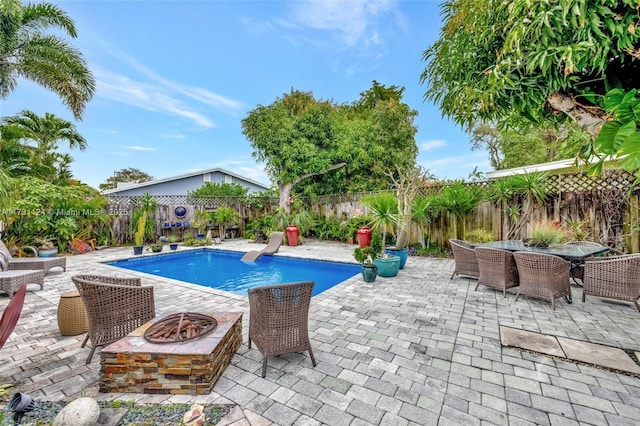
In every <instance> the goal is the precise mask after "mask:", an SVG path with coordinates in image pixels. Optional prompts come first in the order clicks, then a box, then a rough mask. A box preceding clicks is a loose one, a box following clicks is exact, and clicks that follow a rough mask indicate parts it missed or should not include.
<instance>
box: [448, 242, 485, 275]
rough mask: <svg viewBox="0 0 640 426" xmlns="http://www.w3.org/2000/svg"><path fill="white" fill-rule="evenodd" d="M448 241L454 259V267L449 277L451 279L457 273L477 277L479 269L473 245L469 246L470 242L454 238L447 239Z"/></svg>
mask: <svg viewBox="0 0 640 426" xmlns="http://www.w3.org/2000/svg"><path fill="white" fill-rule="evenodd" d="M449 243H450V244H451V250H452V251H453V260H454V261H455V269H454V270H453V274H451V278H449V279H453V277H454V276H455V275H458V274H460V275H467V276H469V277H473V278H478V277H479V276H480V270H479V269H478V261H477V260H476V252H475V250H474V249H473V247H471V244H469V243H467V242H465V241H462V240H456V239H451V240H449Z"/></svg>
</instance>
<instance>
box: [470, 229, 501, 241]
mask: <svg viewBox="0 0 640 426" xmlns="http://www.w3.org/2000/svg"><path fill="white" fill-rule="evenodd" d="M464 239H465V240H466V241H467V242H469V243H471V244H481V243H488V242H489V241H495V240H496V236H495V235H493V233H491V232H489V231H487V230H486V229H480V228H478V229H472V230H470V231H468V232H467V233H465V235H464Z"/></svg>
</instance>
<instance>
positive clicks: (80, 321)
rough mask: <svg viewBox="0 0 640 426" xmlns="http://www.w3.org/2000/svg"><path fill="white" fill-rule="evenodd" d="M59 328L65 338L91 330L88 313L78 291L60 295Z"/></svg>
mask: <svg viewBox="0 0 640 426" xmlns="http://www.w3.org/2000/svg"><path fill="white" fill-rule="evenodd" d="M58 327H59V328H60V333H61V334H62V335H63V336H75V335H76V334H82V333H86V332H87V331H88V330H89V321H88V320H87V311H86V310H85V308H84V303H83V302H82V298H81V297H80V293H79V292H78V291H77V290H76V291H69V292H67V293H62V294H61V295H60V303H58Z"/></svg>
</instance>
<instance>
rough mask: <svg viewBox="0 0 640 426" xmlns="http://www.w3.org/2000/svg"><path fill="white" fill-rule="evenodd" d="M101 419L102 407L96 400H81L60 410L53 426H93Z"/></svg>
mask: <svg viewBox="0 0 640 426" xmlns="http://www.w3.org/2000/svg"><path fill="white" fill-rule="evenodd" d="M99 417H100V406H99V405H98V403H97V402H96V400H95V399H93V398H79V399H76V400H75V401H72V402H70V403H69V404H67V405H66V406H65V407H64V408H63V409H62V410H60V412H59V413H58V415H57V416H56V418H55V420H54V421H53V425H52V426H68V425H74V426H92V425H95V424H96V422H97V421H98V418H99Z"/></svg>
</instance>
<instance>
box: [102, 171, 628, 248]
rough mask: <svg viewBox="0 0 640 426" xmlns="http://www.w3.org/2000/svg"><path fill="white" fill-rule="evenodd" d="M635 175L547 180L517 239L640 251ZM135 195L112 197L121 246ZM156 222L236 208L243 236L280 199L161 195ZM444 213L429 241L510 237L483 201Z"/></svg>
mask: <svg viewBox="0 0 640 426" xmlns="http://www.w3.org/2000/svg"><path fill="white" fill-rule="evenodd" d="M634 180H635V176H634V175H632V174H630V173H627V172H625V171H622V170H611V171H607V172H605V173H603V174H602V175H601V176H597V177H594V176H588V175H587V174H586V173H572V174H559V175H551V176H548V177H547V179H546V181H545V185H546V186H547V189H548V190H549V193H550V197H549V198H548V199H547V200H546V202H545V203H544V204H542V205H537V204H536V205H535V206H534V209H533V213H532V215H531V218H530V220H529V221H528V223H526V224H525V226H523V228H522V230H521V232H520V235H519V238H527V237H529V236H530V235H531V229H532V227H533V226H534V225H535V224H536V223H538V222H542V221H557V222H560V223H562V224H564V225H565V226H567V227H570V226H571V225H573V226H574V227H576V226H579V227H580V228H581V230H582V231H583V232H587V233H588V239H590V240H592V241H598V242H601V243H604V244H607V245H609V246H611V247H616V248H618V249H624V250H626V251H627V252H640V233H639V232H638V231H639V229H640V223H639V219H638V205H639V200H638V192H636V191H632V186H633V183H634ZM468 185H477V186H478V185H479V186H489V185H491V183H490V182H472V183H468ZM442 188H443V186H430V187H429V188H428V190H427V192H428V193H437V192H439V191H440V190H441V189H442ZM364 195H367V194H362V193H361V194H342V195H331V196H322V197H314V198H301V201H302V203H303V205H304V206H306V208H308V209H309V210H311V211H312V212H314V213H316V214H318V215H319V216H321V217H325V218H326V217H329V216H336V217H339V218H352V217H355V216H357V215H361V214H367V213H368V209H367V208H366V207H365V206H363V205H362V204H361V203H360V200H361V198H362V197H363V196H364ZM136 198H137V197H127V196H110V197H109V200H110V210H111V211H118V212H120V214H119V215H118V216H116V218H115V219H114V223H113V231H114V236H115V238H116V239H117V240H118V241H120V242H122V241H127V240H129V239H130V238H131V236H130V231H129V229H130V226H129V218H130V217H131V215H132V213H133V208H134V206H135V201H136ZM156 200H157V203H158V205H157V208H156V213H155V218H154V220H155V222H156V226H157V231H158V234H159V235H161V234H162V233H163V224H164V223H166V222H172V221H173V222H176V221H181V222H182V221H184V220H193V218H194V216H195V211H196V210H197V209H205V210H215V209H216V208H217V207H219V206H221V205H228V206H230V207H233V208H234V209H235V210H236V211H237V212H238V213H239V214H240V216H241V218H242V220H241V221H240V223H239V224H238V225H239V226H240V230H241V232H242V231H244V229H245V228H246V225H247V223H248V222H249V221H250V220H251V219H253V218H255V217H258V216H260V215H262V214H264V213H271V212H273V210H274V209H275V208H276V207H277V206H278V199H277V198H269V197H263V198H261V199H260V200H259V202H258V203H256V202H251V203H248V202H247V199H246V198H242V197H192V196H157V197H156ZM178 207H184V208H185V209H186V214H185V215H184V217H183V218H177V217H176V215H175V211H176V208H178ZM462 222H463V223H460V221H457V220H456V218H455V217H454V216H453V215H452V214H451V213H448V212H446V211H443V212H441V213H440V214H439V215H438V216H437V217H436V218H435V219H434V220H432V222H431V223H430V224H428V225H427V226H426V227H425V231H426V235H427V236H428V238H429V241H430V242H431V243H435V244H438V245H441V246H447V245H448V240H449V239H450V238H456V237H462V235H461V234H462V230H461V229H459V228H463V229H466V231H467V232H468V231H469V230H472V229H478V228H480V229H484V230H487V231H489V232H491V233H492V234H493V235H495V236H496V238H497V239H503V238H506V234H507V229H508V225H509V218H508V217H507V216H506V215H505V212H504V211H503V210H502V207H501V206H499V205H496V204H495V203H493V202H489V201H485V202H482V203H480V204H479V205H478V207H477V208H476V209H475V210H474V211H473V212H471V213H470V214H469V215H468V216H467V217H466V218H464V219H463V220H462ZM409 232H410V236H411V238H410V240H411V242H419V241H421V239H422V235H421V232H420V230H419V228H418V226H417V225H415V224H413V225H412V226H411V229H410V230H409Z"/></svg>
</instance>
